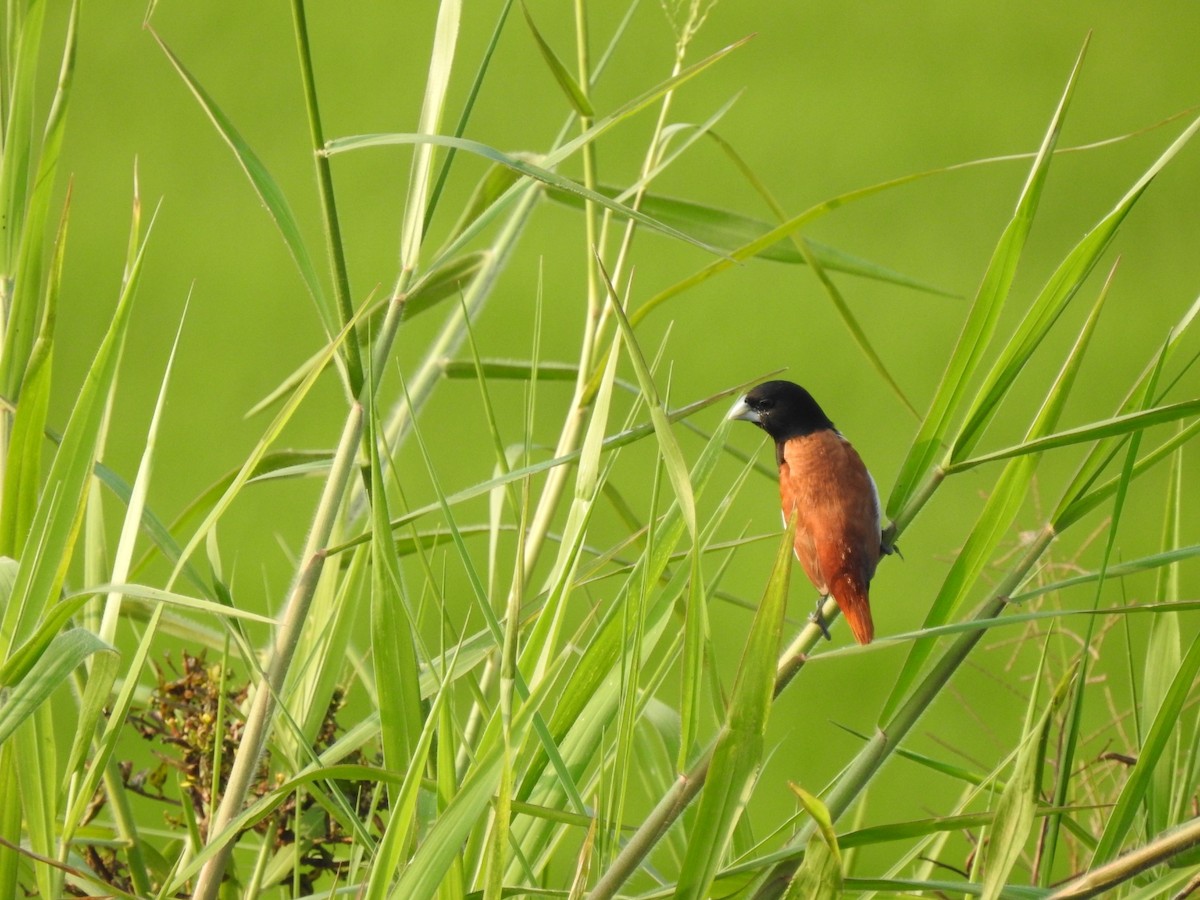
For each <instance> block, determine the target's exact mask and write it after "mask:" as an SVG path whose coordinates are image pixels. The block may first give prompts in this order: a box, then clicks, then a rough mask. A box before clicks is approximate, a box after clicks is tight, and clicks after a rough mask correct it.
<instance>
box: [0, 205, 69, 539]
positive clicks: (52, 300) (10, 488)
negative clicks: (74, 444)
mask: <svg viewBox="0 0 1200 900" xmlns="http://www.w3.org/2000/svg"><path fill="white" fill-rule="evenodd" d="M70 208H71V193H70V191H69V190H68V192H67V199H66V201H65V203H64V204H63V214H62V219H61V220H60V221H59V226H58V237H57V239H56V240H55V242H54V257H53V260H52V262H51V266H50V278H49V280H48V284H47V286H46V298H45V303H44V305H43V307H42V321H41V325H40V327H39V330H38V336H37V340H36V341H34V344H33V349H32V350H31V352H30V355H29V362H28V365H27V366H26V367H25V371H24V373H23V375H22V378H21V395H20V398H19V401H18V403H17V410H16V413H15V414H14V415H13V420H12V426H11V428H12V431H11V433H10V435H9V442H8V455H7V457H6V458H5V461H4V462H5V465H4V487H3V489H4V496H3V501H2V502H0V555H4V556H9V557H13V558H17V557H19V556H20V555H21V551H22V550H23V549H24V546H25V538H26V536H27V535H28V534H29V528H30V526H31V524H32V522H33V517H34V512H35V510H36V509H37V501H38V495H39V493H40V492H41V490H42V478H41V472H42V452H43V443H44V440H45V437H44V435H45V430H46V414H47V410H48V408H49V403H50V387H51V373H52V370H53V359H54V326H55V321H56V319H57V315H58V293H59V287H60V285H61V282H62V267H63V258H64V256H65V252H66V244H67V221H68V213H69V211H70Z"/></svg>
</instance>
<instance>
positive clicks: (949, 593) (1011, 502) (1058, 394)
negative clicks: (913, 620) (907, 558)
mask: <svg viewBox="0 0 1200 900" xmlns="http://www.w3.org/2000/svg"><path fill="white" fill-rule="evenodd" d="M1109 284H1110V282H1106V283H1105V286H1104V289H1103V290H1101V292H1100V296H1099V297H1098V298H1097V300H1096V303H1095V305H1094V306H1093V307H1092V311H1091V313H1090V315H1089V316H1088V318H1087V321H1086V322H1085V323H1084V326H1083V328H1082V330H1081V331H1080V333H1079V336H1078V337H1077V338H1076V340H1075V344H1074V346H1073V347H1072V348H1071V351H1070V353H1069V354H1068V355H1067V358H1066V359H1065V360H1064V361H1063V365H1062V367H1061V369H1060V370H1059V373H1058V377H1057V378H1056V379H1055V381H1054V384H1053V385H1051V387H1050V389H1049V391H1048V392H1047V393H1046V398H1045V400H1043V401H1042V406H1041V409H1039V410H1038V413H1037V415H1036V416H1035V418H1034V421H1033V423H1032V424H1031V425H1030V426H1029V430H1028V431H1027V433H1026V437H1027V440H1026V444H1034V443H1036V442H1037V441H1038V439H1039V437H1040V436H1041V435H1043V434H1045V433H1046V432H1047V431H1049V430H1051V429H1052V428H1054V426H1055V425H1056V424H1057V423H1058V420H1059V417H1060V416H1061V414H1062V411H1063V408H1064V407H1065V405H1066V402H1067V398H1068V397H1069V395H1070V393H1071V389H1072V388H1073V387H1074V384H1075V378H1076V375H1077V374H1078V372H1079V367H1080V365H1081V363H1082V362H1083V357H1084V353H1085V352H1086V350H1087V347H1088V345H1089V343H1090V342H1091V338H1092V334H1093V333H1094V332H1095V328H1096V323H1097V322H1098V321H1099V319H1100V312H1101V310H1102V309H1103V308H1104V301H1105V299H1106V298H1107V296H1108V287H1109ZM1040 462H1041V456H1040V455H1037V454H1026V455H1020V456H1017V457H1016V458H1014V459H1012V460H1010V461H1009V462H1008V464H1006V465H1005V467H1004V470H1003V471H1002V472H1001V474H1000V477H999V478H998V479H997V480H996V483H995V486H994V487H993V488H992V490H991V493H990V494H989V495H988V499H987V502H986V503H985V504H984V508H983V511H982V512H981V513H980V514H979V518H978V519H977V520H976V522H975V527H974V528H972V530H971V534H970V535H969V536H968V537H967V541H966V543H965V544H964V545H963V548H962V550H961V551H959V553H958V555H957V556H956V557H955V558H954V562H953V564H952V565H951V567H950V571H949V572H948V573H947V574H946V577H945V579H944V580H943V581H942V586H941V588H940V589H939V590H938V594H937V597H935V598H934V601H933V605H932V606H931V607H930V609H929V612H928V613H927V614H926V616H925V620H924V628H932V627H936V626H939V625H943V624H945V623H946V622H949V621H950V619H951V617H952V616H953V614H954V612H955V610H957V609H958V608H959V607H960V606H961V605H962V603H963V601H964V600H965V598H966V596H967V594H968V593H969V592H970V590H971V589H972V588H973V587H974V585H975V583H976V581H977V580H978V579H979V577H980V575H981V574H982V573H983V571H984V567H985V566H986V565H987V562H988V560H989V559H990V558H991V555H992V553H993V552H994V551H995V549H996V547H997V546H998V545H999V543H1000V541H1001V540H1002V539H1003V537H1004V535H1005V534H1007V532H1008V529H1009V528H1010V527H1011V526H1012V523H1013V521H1014V520H1015V519H1016V516H1017V514H1018V513H1019V512H1020V510H1021V507H1022V506H1023V504H1024V503H1025V499H1026V493H1027V491H1028V489H1029V485H1030V483H1031V482H1032V480H1033V476H1034V474H1035V473H1036V471H1037V467H1038V465H1039V463H1040ZM934 643H935V642H934V640H933V639H932V638H924V639H921V640H918V641H917V642H916V643H914V644H913V647H912V649H911V650H910V651H909V655H908V659H907V660H905V663H904V668H903V669H901V671H900V674H899V676H898V677H897V679H896V684H895V686H894V687H893V688H892V692H891V693H890V694H889V696H888V699H887V702H886V703H885V705H884V710H883V713H882V714H881V717H880V722H881V723H884V722H887V721H888V720H889V719H890V718H891V717H892V715H893V714H894V713H895V712H896V710H897V709H899V707H900V703H901V702H902V701H903V698H904V696H905V694H906V693H907V692H908V690H909V688H910V687H911V686H912V685H913V683H914V682H915V681H916V679H917V676H918V675H919V673H920V671H921V669H922V668H923V667H924V664H925V662H926V661H927V660H928V659H929V657H930V656H931V655H932V653H933V647H934Z"/></svg>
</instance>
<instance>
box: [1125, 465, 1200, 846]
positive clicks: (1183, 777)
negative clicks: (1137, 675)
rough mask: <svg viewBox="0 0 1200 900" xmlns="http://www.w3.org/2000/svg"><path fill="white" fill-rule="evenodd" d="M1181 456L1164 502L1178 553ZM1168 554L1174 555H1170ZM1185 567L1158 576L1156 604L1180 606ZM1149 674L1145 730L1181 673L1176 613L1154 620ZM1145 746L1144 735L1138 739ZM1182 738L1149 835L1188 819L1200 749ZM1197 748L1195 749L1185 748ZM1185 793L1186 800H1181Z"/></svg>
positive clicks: (1157, 782)
mask: <svg viewBox="0 0 1200 900" xmlns="http://www.w3.org/2000/svg"><path fill="white" fill-rule="evenodd" d="M1183 470H1184V467H1183V451H1182V450H1181V451H1177V452H1176V454H1175V458H1174V460H1172V466H1171V474H1170V481H1169V486H1168V492H1166V503H1165V504H1164V512H1165V515H1164V516H1163V540H1162V542H1163V546H1164V547H1166V548H1174V547H1178V545H1180V539H1181V538H1182V533H1183V521H1184V520H1183V498H1184V496H1186V494H1184V490H1183ZM1168 552H1170V550H1168ZM1181 575H1182V572H1181V566H1180V564H1178V563H1170V564H1169V565H1168V568H1166V569H1165V570H1160V571H1159V572H1158V578H1157V580H1156V584H1154V599H1156V600H1157V601H1158V602H1176V601H1177V600H1180V598H1181V596H1182V587H1181V581H1180V580H1181ZM1146 648H1147V652H1146V670H1145V672H1144V676H1142V701H1141V712H1142V716H1144V718H1141V719H1140V720H1139V721H1140V724H1141V725H1142V727H1144V728H1145V724H1146V719H1145V716H1152V715H1153V713H1154V712H1156V710H1157V709H1159V708H1160V707H1162V706H1163V698H1164V697H1165V696H1166V694H1168V692H1169V690H1170V682H1171V677H1172V676H1174V673H1175V672H1177V671H1178V670H1180V666H1181V665H1182V662H1183V649H1182V648H1183V635H1182V628H1181V622H1180V616H1178V613H1172V612H1168V613H1164V614H1162V616H1156V617H1154V618H1152V619H1151V625H1150V637H1148V640H1147V642H1146ZM1139 738H1140V739H1141V743H1145V742H1146V734H1145V733H1141V734H1139ZM1183 740H1184V738H1183V737H1182V733H1181V734H1180V736H1178V737H1176V738H1175V739H1174V740H1172V743H1174V746H1172V748H1171V750H1172V754H1171V756H1174V764H1175V767H1177V768H1175V770H1174V772H1172V768H1171V767H1168V766H1159V767H1158V768H1157V769H1156V774H1154V779H1153V786H1152V788H1151V791H1152V792H1151V804H1150V808H1148V815H1147V821H1148V826H1150V832H1151V833H1153V834H1157V833H1159V832H1164V830H1166V827H1168V824H1169V823H1170V822H1172V821H1176V822H1177V821H1182V820H1183V818H1184V817H1186V816H1187V804H1186V800H1184V799H1183V796H1186V794H1189V793H1190V792H1192V791H1190V785H1192V778H1190V774H1192V770H1193V767H1194V766H1195V752H1196V750H1195V749H1194V748H1196V744H1195V743H1194V742H1193V743H1192V744H1184V743H1183ZM1187 748H1193V749H1190V750H1189V749H1187ZM1181 794H1183V796H1181Z"/></svg>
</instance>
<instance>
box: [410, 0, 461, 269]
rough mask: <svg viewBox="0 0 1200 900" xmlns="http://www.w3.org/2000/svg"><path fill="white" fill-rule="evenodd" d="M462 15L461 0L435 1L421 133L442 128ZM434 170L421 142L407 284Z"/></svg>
mask: <svg viewBox="0 0 1200 900" xmlns="http://www.w3.org/2000/svg"><path fill="white" fill-rule="evenodd" d="M461 17H462V3H461V0H441V3H439V4H438V16H437V25H436V26H435V29H434V35H433V50H432V52H431V54H430V59H429V69H428V72H427V74H426V77H425V97H424V100H423V101H422V103H421V120H420V125H419V127H418V131H419V132H420V133H421V134H437V133H438V131H439V130H440V128H441V123H442V111H443V109H444V108H445V103H446V91H447V88H448V87H449V85H450V74H451V72H452V71H453V69H454V48H455V46H456V45H457V43H458V23H459V19H460V18H461ZM432 171H433V145H432V144H428V143H421V144H418V145H417V146H416V149H415V151H414V154H413V162H412V172H411V173H410V175H409V179H408V198H407V200H406V202H405V205H404V219H403V221H402V222H401V225H400V273H401V274H400V281H399V284H400V286H401V289H403V288H404V287H405V286H407V283H408V278H409V275H410V273H412V272H413V271H415V270H416V269H417V264H418V261H419V259H420V255H421V244H422V242H423V241H424V239H425V231H424V229H425V218H426V215H427V214H428V210H427V209H426V204H427V200H428V197H429V187H430V177H431V174H432Z"/></svg>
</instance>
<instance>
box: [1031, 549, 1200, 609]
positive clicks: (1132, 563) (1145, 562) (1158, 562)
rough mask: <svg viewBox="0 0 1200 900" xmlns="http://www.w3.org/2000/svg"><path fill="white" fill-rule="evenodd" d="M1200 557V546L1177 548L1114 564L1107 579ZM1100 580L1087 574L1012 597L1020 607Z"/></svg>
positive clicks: (1051, 582) (1093, 575)
mask: <svg viewBox="0 0 1200 900" xmlns="http://www.w3.org/2000/svg"><path fill="white" fill-rule="evenodd" d="M1197 556H1200V544H1192V545H1190V546H1187V547H1177V548H1175V549H1173V550H1165V551H1163V552H1162V553H1153V554H1151V555H1150V556H1142V557H1139V558H1138V559H1130V560H1126V561H1125V562H1120V563H1114V564H1113V565H1111V566H1109V567H1108V569H1107V570H1106V571H1105V577H1106V578H1119V577H1121V576H1124V575H1133V574H1136V573H1138V572H1147V571H1150V570H1153V569H1159V568H1162V567H1164V566H1174V565H1177V564H1178V563H1181V562H1185V561H1187V560H1189V559H1194V558H1195V557H1197ZM1099 578H1100V573H1099V572H1086V573H1084V574H1082V575H1073V576H1071V577H1070V578H1063V579H1061V580H1059V581H1050V582H1047V583H1046V584H1040V585H1037V586H1036V587H1031V588H1028V589H1026V590H1023V591H1021V592H1020V593H1019V594H1014V595H1013V596H1012V598H1011V599H1012V602H1013V603H1014V604H1017V605H1020V604H1022V603H1024V602H1025V601H1027V600H1032V599H1033V598H1034V597H1039V596H1041V595H1043V594H1049V593H1053V592H1055V591H1061V590H1065V589H1066V588H1071V587H1076V586H1077V585H1081V584H1090V583H1092V582H1094V581H1096V580H1097V579H1099Z"/></svg>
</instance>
